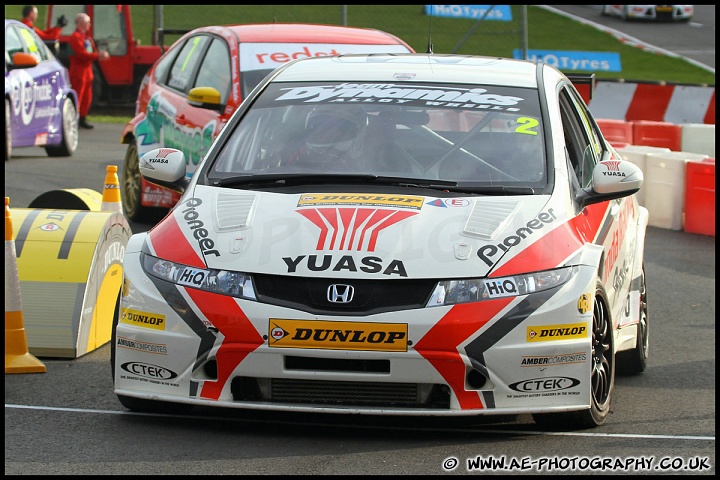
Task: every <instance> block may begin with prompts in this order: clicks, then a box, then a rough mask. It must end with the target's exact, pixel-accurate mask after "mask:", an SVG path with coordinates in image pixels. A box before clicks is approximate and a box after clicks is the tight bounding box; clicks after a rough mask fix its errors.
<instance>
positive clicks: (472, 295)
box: [426, 267, 575, 307]
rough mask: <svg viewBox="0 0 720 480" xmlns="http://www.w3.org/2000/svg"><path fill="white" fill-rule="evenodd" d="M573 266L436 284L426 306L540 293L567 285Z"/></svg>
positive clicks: (444, 281)
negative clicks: (509, 275)
mask: <svg viewBox="0 0 720 480" xmlns="http://www.w3.org/2000/svg"><path fill="white" fill-rule="evenodd" d="M574 271H575V267H564V268H558V269H555V270H545V271H542V272H533V273H526V274H523V275H513V276H511V277H501V278H463V279H458V280H443V281H441V282H438V284H437V286H436V287H435V290H434V291H433V294H432V296H431V297H430V300H429V301H428V303H427V305H426V307H438V306H442V305H455V304H456V303H468V302H482V301H483V300H490V299H495V298H502V297H514V296H518V295H527V294H529V293H536V292H542V291H543V290H548V289H550V288H555V287H557V286H560V285H562V284H564V283H565V282H567V281H568V280H569V279H570V277H571V276H572V274H573V272H574Z"/></svg>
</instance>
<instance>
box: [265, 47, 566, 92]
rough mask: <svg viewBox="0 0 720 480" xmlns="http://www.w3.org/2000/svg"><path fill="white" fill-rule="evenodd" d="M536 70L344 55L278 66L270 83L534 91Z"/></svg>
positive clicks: (428, 57)
mask: <svg viewBox="0 0 720 480" xmlns="http://www.w3.org/2000/svg"><path fill="white" fill-rule="evenodd" d="M537 68H538V64H537V63H535V62H533V61H530V60H515V59H510V58H499V57H481V56H473V55H446V54H426V53H408V54H404V53H395V54H393V53H391V54H384V53H375V54H348V55H339V56H334V57H316V58H307V59H302V60H295V61H293V62H290V63H288V64H286V65H285V66H283V67H280V69H279V70H278V75H277V76H276V77H275V78H273V80H272V81H273V82H307V81H345V82H353V83H358V82H373V81H384V82H385V81H396V82H400V81H413V82H441V83H462V84H487V85H505V86H514V87H526V88H537V86H538V85H537ZM548 68H549V69H550V71H555V72H557V74H558V75H561V74H560V72H559V71H557V70H555V69H554V68H552V67H548Z"/></svg>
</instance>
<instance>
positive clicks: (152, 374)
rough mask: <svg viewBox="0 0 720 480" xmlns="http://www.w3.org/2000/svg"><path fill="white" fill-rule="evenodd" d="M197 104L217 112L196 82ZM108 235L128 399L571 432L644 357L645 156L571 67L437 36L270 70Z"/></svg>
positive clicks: (120, 391) (598, 420) (148, 169)
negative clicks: (491, 52)
mask: <svg viewBox="0 0 720 480" xmlns="http://www.w3.org/2000/svg"><path fill="white" fill-rule="evenodd" d="M189 99H190V101H192V102H193V103H194V104H195V105H205V106H206V107H207V108H210V109H212V108H214V107H213V101H212V98H211V97H207V98H206V97H204V92H203V91H191V92H190V95H189ZM140 171H141V173H142V175H143V176H144V177H145V178H146V179H148V180H149V181H151V182H153V183H156V184H158V185H161V186H166V187H171V188H175V189H177V190H178V191H182V192H183V194H182V197H181V200H180V202H179V203H178V204H177V205H176V206H175V207H174V208H173V210H172V211H171V212H170V214H169V215H168V216H167V217H165V218H164V219H163V220H162V221H161V222H160V223H159V224H157V225H156V226H155V227H154V228H152V229H151V230H150V231H149V232H146V233H140V234H136V235H134V236H133V237H132V238H131V239H130V241H129V243H128V245H127V248H126V250H125V255H124V285H123V289H122V292H121V295H120V298H119V300H118V309H117V314H116V318H115V326H114V328H113V339H112V350H111V352H112V353H111V356H112V360H111V361H112V368H113V378H114V389H115V393H116V394H117V396H118V398H119V399H120V401H121V402H122V404H123V405H124V406H126V407H127V408H129V409H132V410H140V411H161V412H168V411H183V410H188V409H191V408H192V407H193V406H198V405H201V406H217V407H232V408H245V409H260V410H283V411H297V412H326V413H349V414H371V415H417V416H422V415H434V416H441V415H449V416H462V415H465V416H475V415H519V414H525V413H531V414H533V415H534V418H535V420H536V422H538V423H540V424H542V425H548V426H549V425H560V426H562V427H563V428H586V427H594V426H597V425H600V424H602V423H603V422H604V421H605V420H606V418H607V415H608V412H609V411H610V403H611V398H612V394H613V385H614V379H615V372H616V371H618V372H627V373H639V372H641V371H643V370H644V368H645V365H646V361H647V354H648V317H647V300H646V287H645V275H644V266H643V250H644V239H645V230H646V226H647V222H648V212H647V210H646V209H645V208H643V207H641V206H639V204H638V202H637V201H636V198H635V196H634V195H633V194H634V193H635V192H637V191H638V189H639V188H640V186H641V184H642V180H643V176H642V172H641V171H640V170H639V169H638V168H637V167H636V166H635V165H633V164H632V163H630V162H626V161H623V160H622V159H621V158H620V157H619V156H618V153H617V152H616V151H615V150H614V149H613V148H612V147H611V146H610V145H609V144H608V143H607V142H606V141H605V140H604V139H603V136H602V134H601V132H600V130H599V128H598V127H597V125H596V123H595V121H594V120H593V118H592V116H591V114H590V112H589V111H588V109H587V107H586V105H585V103H584V102H583V100H582V99H581V97H580V96H579V94H578V92H577V90H576V88H575V87H574V86H573V84H572V83H571V82H570V80H569V79H568V78H567V77H566V76H565V75H563V74H562V73H561V72H560V71H558V70H557V69H555V68H553V67H551V66H549V65H547V64H543V63H534V62H532V61H523V60H511V59H500V58H485V57H473V56H459V55H437V54H371V55H343V56H335V57H327V58H312V59H304V60H298V61H293V62H290V63H288V64H286V65H284V66H281V67H278V68H277V69H276V70H275V71H274V73H273V74H271V75H270V76H268V77H267V78H266V79H265V80H264V81H263V83H261V84H260V85H259V86H258V88H256V89H255V90H254V92H253V94H252V95H251V96H250V97H248V98H247V99H246V100H245V102H243V104H242V105H241V107H240V108H239V109H238V110H237V111H236V112H235V114H234V115H233V117H232V118H231V120H230V121H229V122H228V125H227V126H226V127H225V128H224V129H223V131H222V132H221V133H220V135H219V136H218V137H217V139H216V140H215V141H214V142H213V144H212V146H211V148H210V150H209V152H208V154H207V155H206V156H205V158H204V159H203V161H202V163H201V164H200V165H199V167H198V170H197V171H196V173H195V174H194V175H193V177H192V179H191V180H189V181H187V180H185V159H184V158H183V154H182V153H181V152H179V151H177V150H173V149H167V148H159V149H155V150H153V151H150V152H148V153H146V154H145V155H144V156H143V157H142V159H141V162H140Z"/></svg>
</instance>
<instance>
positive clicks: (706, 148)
mask: <svg viewBox="0 0 720 480" xmlns="http://www.w3.org/2000/svg"><path fill="white" fill-rule="evenodd" d="M680 127H681V129H682V140H681V145H680V147H681V150H682V151H683V152H692V153H704V154H705V155H709V156H711V157H715V125H708V124H704V123H685V124H682V125H680Z"/></svg>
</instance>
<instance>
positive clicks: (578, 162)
mask: <svg viewBox="0 0 720 480" xmlns="http://www.w3.org/2000/svg"><path fill="white" fill-rule="evenodd" d="M560 110H561V117H562V120H563V130H564V131H565V138H566V148H567V151H568V156H569V160H570V164H571V168H570V175H571V177H574V178H571V184H572V185H571V189H573V190H575V191H576V190H577V189H578V188H590V187H591V184H592V174H593V169H594V167H595V166H596V165H597V164H598V162H600V161H606V160H612V158H610V152H609V151H608V150H607V149H606V146H605V144H604V142H603V140H602V136H601V134H600V130H599V129H598V127H597V125H596V124H595V122H594V121H592V117H591V115H590V113H589V111H588V109H587V107H586V105H585V103H584V102H583V100H582V98H580V96H579V94H578V93H577V91H576V90H575V89H574V88H572V87H571V86H569V85H566V86H565V87H563V88H562V90H561V92H560ZM573 174H574V175H573ZM585 208H586V209H602V210H608V215H607V216H606V217H605V219H604V221H603V223H602V224H601V225H600V229H599V231H597V232H593V233H592V234H593V236H594V238H595V240H594V241H595V243H597V244H601V245H602V246H603V256H602V260H601V264H600V266H599V271H598V274H599V276H600V279H601V280H602V282H603V284H604V286H605V291H606V293H607V295H608V300H609V301H610V305H611V306H614V307H615V309H616V310H615V311H613V312H612V313H613V319H615V321H620V320H621V319H623V318H625V316H624V315H621V309H622V308H623V306H625V305H626V302H625V301H623V299H624V298H626V297H627V296H628V295H629V291H630V276H631V272H632V268H633V265H632V260H633V252H634V250H635V242H636V231H635V228H633V227H632V225H633V224H634V223H635V222H636V220H637V215H638V213H639V211H638V204H637V202H636V200H635V196H634V195H633V196H629V197H623V198H620V199H616V200H610V201H609V202H603V203H600V204H596V205H590V206H587V207H585ZM579 214H580V215H583V214H584V212H582V211H581V212H579ZM591 240H592V239H591V238H588V241H591Z"/></svg>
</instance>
